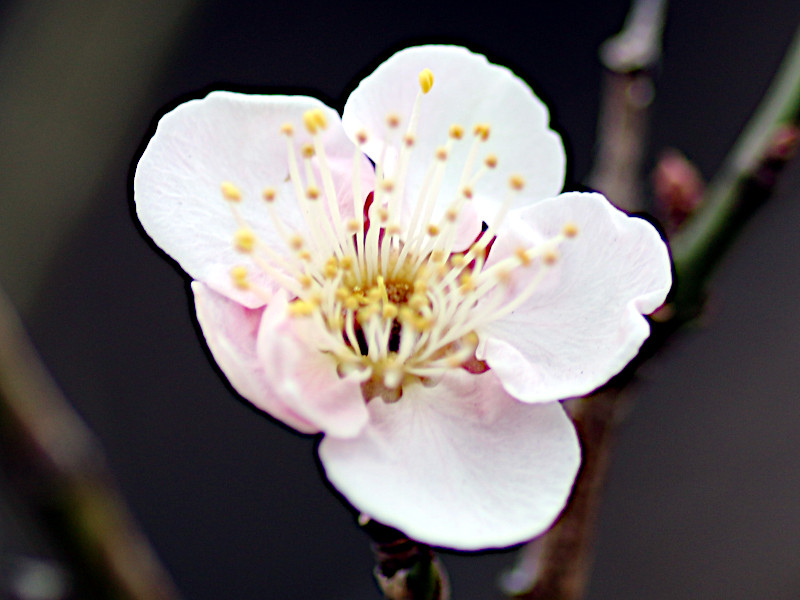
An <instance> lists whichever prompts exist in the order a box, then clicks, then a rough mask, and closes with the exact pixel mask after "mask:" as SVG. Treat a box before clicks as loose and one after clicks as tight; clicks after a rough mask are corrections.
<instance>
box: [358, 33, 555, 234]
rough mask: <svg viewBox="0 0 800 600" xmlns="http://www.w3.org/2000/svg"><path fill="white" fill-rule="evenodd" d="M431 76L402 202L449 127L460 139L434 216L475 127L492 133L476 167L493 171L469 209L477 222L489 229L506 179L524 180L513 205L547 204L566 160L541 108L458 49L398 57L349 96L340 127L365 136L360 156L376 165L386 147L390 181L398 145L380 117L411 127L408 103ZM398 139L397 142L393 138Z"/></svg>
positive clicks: (519, 85) (411, 51)
mask: <svg viewBox="0 0 800 600" xmlns="http://www.w3.org/2000/svg"><path fill="white" fill-rule="evenodd" d="M425 68H428V69H431V71H432V72H433V75H434V84H433V88H432V89H431V90H430V92H429V93H428V94H426V95H425V96H423V97H422V103H421V108H420V114H419V126H418V128H417V135H416V143H415V145H414V150H413V154H412V157H411V163H410V169H409V183H408V188H407V192H408V193H407V194H406V197H407V198H414V199H416V198H417V197H418V194H419V189H420V187H421V185H422V181H423V178H424V176H425V172H426V169H427V167H428V165H429V164H430V163H431V162H432V161H433V156H434V152H435V149H436V147H437V146H440V145H443V144H445V142H446V141H447V139H448V130H449V128H450V126H451V125H452V124H454V123H455V124H460V125H462V126H463V127H464V129H465V132H466V135H465V136H464V139H462V140H461V141H459V142H457V143H456V145H455V146H454V148H453V150H452V152H451V154H450V157H449V158H448V168H447V170H446V172H445V181H444V185H443V187H442V192H441V194H440V197H439V211H440V212H441V210H443V209H444V208H446V207H447V206H448V205H449V204H450V203H451V202H452V201H453V199H454V198H455V197H456V194H457V192H458V183H459V180H460V178H461V173H462V170H463V166H464V163H465V160H466V156H467V153H468V149H469V147H470V145H471V143H472V140H473V134H472V131H473V128H474V126H475V125H477V124H478V123H488V124H489V125H490V126H491V134H490V136H489V139H488V140H487V141H486V142H485V143H484V144H482V146H481V150H480V154H479V160H478V163H477V164H478V165H481V164H482V160H483V158H484V157H485V156H486V155H487V154H488V153H494V154H495V155H496V156H497V157H498V159H499V162H498V166H497V168H496V169H494V170H493V171H489V172H487V174H486V175H485V176H484V177H483V178H482V179H481V180H480V181H479V183H478V184H477V185H476V186H475V187H474V199H473V200H472V202H473V203H474V204H475V205H476V208H477V209H478V213H479V216H480V217H481V219H482V220H484V221H487V222H491V221H492V219H493V218H494V216H495V214H496V212H497V209H498V207H499V205H500V203H501V202H502V201H503V199H504V197H505V196H506V194H507V192H508V179H509V176H510V175H511V174H514V173H517V174H520V175H522V176H523V177H524V178H525V180H526V187H525V192H524V194H523V195H522V196H520V198H519V199H518V204H519V205H521V204H524V203H528V202H531V201H535V200H539V199H542V198H548V197H551V196H553V195H555V194H557V193H558V192H559V191H561V188H562V186H563V183H564V172H565V156H564V149H563V146H562V143H561V138H560V137H559V136H558V135H557V134H556V133H555V132H553V131H551V130H550V129H549V115H548V111H547V108H546V107H545V105H544V104H543V103H542V102H541V100H539V98H537V97H536V96H535V95H534V93H533V92H532V91H531V89H530V87H528V85H527V84H526V83H525V82H523V81H522V80H521V79H519V78H518V77H517V76H515V75H514V74H513V73H512V72H511V71H509V70H508V69H506V68H504V67H500V66H497V65H493V64H491V63H489V62H488V61H487V60H486V58H485V57H484V56H481V55H479V54H473V53H472V52H470V51H469V50H467V49H465V48H460V47H457V46H419V47H414V48H408V49H406V50H402V51H400V52H398V53H397V54H395V55H394V56H392V57H391V58H390V59H389V60H387V61H386V62H385V63H383V64H382V65H380V66H379V67H378V68H377V69H376V70H375V72H374V73H373V74H372V75H370V76H369V77H367V78H366V79H364V80H363V81H362V82H361V84H360V85H359V86H358V87H357V88H356V89H355V90H354V91H353V93H352V94H351V96H350V98H348V100H347V104H346V105H345V109H344V115H343V117H342V123H343V125H344V128H345V130H346V131H347V133H348V135H349V136H350V137H351V138H353V139H354V137H355V135H356V133H357V132H358V131H360V130H362V129H363V130H365V131H366V132H367V133H368V135H369V137H368V142H367V144H366V146H365V150H366V151H367V154H369V155H370V157H371V158H372V159H373V160H375V161H379V160H380V159H381V155H382V153H383V152H384V145H385V144H386V143H387V142H388V143H389V144H390V145H391V146H392V147H391V148H389V149H387V151H386V160H385V164H386V165H387V170H388V172H389V174H391V173H392V169H393V168H394V162H395V160H396V156H397V152H396V150H394V148H396V147H397V140H396V139H395V140H394V141H393V140H391V139H387V127H386V124H385V118H386V115H387V114H388V113H390V112H395V113H398V114H400V115H402V116H403V117H404V122H403V125H402V127H405V126H406V124H407V123H408V121H409V118H410V113H411V110H412V106H413V104H414V99H415V97H416V96H417V93H418V91H419V89H420V86H419V79H418V76H419V72H420V71H422V70H423V69H425ZM395 137H397V136H395Z"/></svg>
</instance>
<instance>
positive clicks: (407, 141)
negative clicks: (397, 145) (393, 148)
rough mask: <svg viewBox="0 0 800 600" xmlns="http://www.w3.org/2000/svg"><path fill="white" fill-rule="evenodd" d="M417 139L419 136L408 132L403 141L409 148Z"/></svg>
mask: <svg viewBox="0 0 800 600" xmlns="http://www.w3.org/2000/svg"><path fill="white" fill-rule="evenodd" d="M416 141H417V138H415V137H414V134H413V133H407V134H405V135H404V136H403V142H404V143H405V145H406V146H408V147H409V148H410V147H411V146H413V145H414V142H416Z"/></svg>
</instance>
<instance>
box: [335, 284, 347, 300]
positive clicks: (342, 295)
mask: <svg viewBox="0 0 800 600" xmlns="http://www.w3.org/2000/svg"><path fill="white" fill-rule="evenodd" d="M334 296H335V298H336V299H337V300H338V301H339V302H344V301H345V300H347V299H348V298H349V297H350V290H349V289H347V288H346V287H340V288H336V292H335V293H334Z"/></svg>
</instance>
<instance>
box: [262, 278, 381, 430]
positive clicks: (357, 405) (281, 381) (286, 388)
mask: <svg viewBox="0 0 800 600" xmlns="http://www.w3.org/2000/svg"><path fill="white" fill-rule="evenodd" d="M313 325H314V324H313V322H312V321H311V320H309V319H297V318H291V317H288V316H287V303H286V298H285V294H282V293H281V294H278V295H276V297H275V298H274V299H273V300H272V301H271V302H270V305H269V307H268V308H267V310H266V311H265V313H264V318H263V320H262V322H261V329H260V331H259V334H258V356H259V359H260V361H261V364H263V365H264V373H265V376H266V378H267V379H268V380H269V381H270V382H271V384H272V387H273V389H274V391H275V394H276V395H277V397H278V398H280V399H281V401H282V402H283V403H284V404H285V405H286V406H291V407H292V410H294V411H295V412H296V413H297V414H298V415H300V416H301V417H302V418H304V419H306V420H307V421H309V422H310V423H313V424H314V425H315V426H316V427H317V428H318V429H320V430H321V431H323V432H325V433H326V434H328V435H331V436H335V437H353V436H355V435H357V434H358V433H359V432H360V431H361V430H362V429H363V428H364V426H365V425H366V423H367V419H368V418H369V415H368V413H367V407H366V403H365V401H364V398H363V396H362V394H361V381H360V379H359V378H358V377H357V376H356V375H355V374H351V375H348V376H347V377H344V378H340V377H339V375H338V374H337V371H336V361H335V360H334V359H333V358H332V357H331V356H330V355H329V354H326V353H322V352H320V351H319V350H317V349H316V348H315V347H314V346H313V341H314V339H316V338H318V336H320V335H324V334H322V333H320V332H319V331H317V330H316V328H315V327H314V326H313Z"/></svg>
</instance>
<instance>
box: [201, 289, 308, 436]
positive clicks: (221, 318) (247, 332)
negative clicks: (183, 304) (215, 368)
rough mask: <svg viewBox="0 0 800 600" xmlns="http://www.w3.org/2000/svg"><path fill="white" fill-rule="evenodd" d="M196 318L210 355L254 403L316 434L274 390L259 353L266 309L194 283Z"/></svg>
mask: <svg viewBox="0 0 800 600" xmlns="http://www.w3.org/2000/svg"><path fill="white" fill-rule="evenodd" d="M192 291H193V292H194V301H195V308H196V309H197V321H198V323H200V328H201V329H202V330H203V335H204V336H205V338H206V343H207V344H208V348H209V350H211V354H212V355H213V356H214V360H216V361H217V364H218V365H219V368H220V369H222V372H223V373H224V374H225V376H226V377H227V378H228V381H230V382H231V385H232V386H233V387H234V389H235V390H236V391H237V392H239V393H240V394H241V395H242V396H243V397H244V398H246V399H247V400H249V401H250V402H252V403H253V404H254V405H255V406H257V407H258V408H260V409H261V410H263V411H265V412H266V413H268V414H270V415H271V416H273V417H274V418H276V419H278V420H280V421H283V422H284V423H286V424H287V425H289V426H290V427H293V428H294V429H297V430H298V431H301V432H303V433H316V432H318V431H319V427H315V426H314V425H313V424H312V423H311V422H310V421H309V420H307V419H305V418H303V417H301V416H300V415H299V414H297V412H295V411H294V410H292V408H290V407H289V406H287V405H286V404H285V403H284V402H282V401H281V398H280V396H278V394H276V393H275V390H274V389H273V386H272V385H271V383H270V380H269V379H268V378H267V376H266V374H265V372H264V368H263V363H262V361H261V359H260V358H259V357H258V355H257V353H256V337H257V334H258V330H259V327H260V326H261V319H262V317H263V314H264V309H263V308H255V309H253V308H246V307H244V306H242V305H241V304H238V303H237V302H234V301H233V300H230V299H229V298H226V297H225V296H222V295H221V294H218V293H216V292H215V291H213V290H211V289H210V288H209V287H208V286H206V285H204V284H202V283H200V282H199V281H194V282H192Z"/></svg>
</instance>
